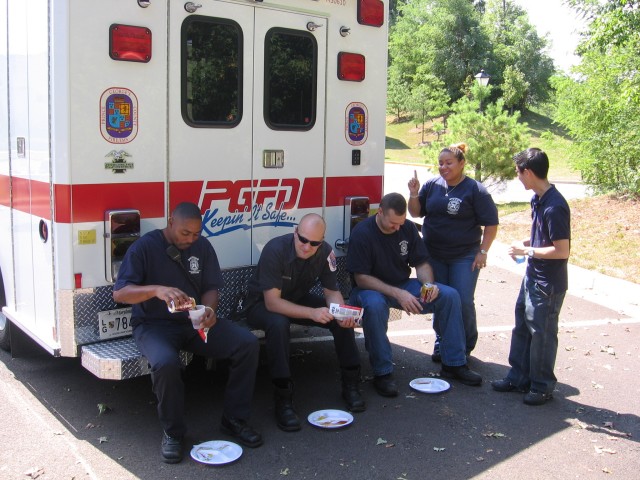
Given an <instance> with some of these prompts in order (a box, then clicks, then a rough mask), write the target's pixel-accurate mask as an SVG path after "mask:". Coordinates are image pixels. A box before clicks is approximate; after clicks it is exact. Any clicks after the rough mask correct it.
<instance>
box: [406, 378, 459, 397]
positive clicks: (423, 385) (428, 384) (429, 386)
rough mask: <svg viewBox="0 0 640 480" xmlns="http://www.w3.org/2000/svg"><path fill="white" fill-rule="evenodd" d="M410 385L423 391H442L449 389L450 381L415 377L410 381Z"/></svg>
mask: <svg viewBox="0 0 640 480" xmlns="http://www.w3.org/2000/svg"><path fill="white" fill-rule="evenodd" d="M409 386H410V387H411V388H413V389H414V390H417V391H419V392H422V393H440V392H444V391H445V390H449V387H450V386H451V385H449V382H445V381H444V380H442V379H440V378H430V377H424V378H414V379H413V380H411V382H409Z"/></svg>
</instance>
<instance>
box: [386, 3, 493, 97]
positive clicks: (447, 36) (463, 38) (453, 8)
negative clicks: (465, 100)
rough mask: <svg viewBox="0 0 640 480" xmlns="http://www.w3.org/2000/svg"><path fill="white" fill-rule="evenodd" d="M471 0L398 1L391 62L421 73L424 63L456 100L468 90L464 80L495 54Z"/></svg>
mask: <svg viewBox="0 0 640 480" xmlns="http://www.w3.org/2000/svg"><path fill="white" fill-rule="evenodd" d="M473 3H474V2H472V1H470V0H413V1H410V2H407V3H405V4H398V9H399V16H398V18H397V21H396V23H395V25H394V26H393V27H392V28H391V35H390V39H389V53H390V58H391V65H392V66H395V68H398V69H399V71H401V72H403V75H406V76H409V77H415V75H416V73H417V71H418V67H422V68H424V69H425V70H424V71H425V72H428V73H430V74H431V75H433V76H435V77H437V78H438V79H440V80H441V81H442V82H443V83H444V85H445V87H446V90H447V94H448V95H449V97H450V98H452V99H454V100H456V99H458V98H460V97H461V96H462V94H463V89H462V87H463V84H464V80H465V78H467V76H469V75H475V73H477V72H478V71H479V70H480V68H481V67H482V66H483V64H484V63H485V62H486V59H487V57H488V55H489V52H490V48H489V45H488V42H487V38H486V36H485V35H484V33H483V32H482V30H481V28H480V13H479V12H478V11H477V10H476V9H475V8H474V4H473Z"/></svg>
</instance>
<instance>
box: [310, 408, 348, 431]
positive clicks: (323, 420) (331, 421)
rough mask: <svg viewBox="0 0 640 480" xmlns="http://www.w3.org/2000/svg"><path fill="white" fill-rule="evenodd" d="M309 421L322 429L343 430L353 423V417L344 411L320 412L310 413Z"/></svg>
mask: <svg viewBox="0 0 640 480" xmlns="http://www.w3.org/2000/svg"><path fill="white" fill-rule="evenodd" d="M307 420H309V423H310V424H311V425H315V426H316V427H320V428H342V427H346V426H347V425H349V424H350V423H351V422H353V415H351V414H350V413H349V412H344V411H342V410H318V411H317V412H313V413H310V414H309V416H308V417H307Z"/></svg>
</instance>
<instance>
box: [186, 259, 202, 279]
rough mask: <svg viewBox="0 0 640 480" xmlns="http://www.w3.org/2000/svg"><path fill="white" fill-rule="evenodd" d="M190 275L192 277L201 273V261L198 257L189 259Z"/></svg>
mask: <svg viewBox="0 0 640 480" xmlns="http://www.w3.org/2000/svg"><path fill="white" fill-rule="evenodd" d="M189 273H191V274H192V275H197V274H198V273H200V259H199V258H198V257H189Z"/></svg>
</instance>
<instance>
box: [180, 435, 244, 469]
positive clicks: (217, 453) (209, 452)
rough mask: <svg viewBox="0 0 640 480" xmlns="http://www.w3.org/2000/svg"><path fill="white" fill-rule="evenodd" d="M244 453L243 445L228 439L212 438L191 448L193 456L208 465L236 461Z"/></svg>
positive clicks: (197, 460)
mask: <svg viewBox="0 0 640 480" xmlns="http://www.w3.org/2000/svg"><path fill="white" fill-rule="evenodd" d="M240 455H242V447H241V446H240V445H238V444H236V443H233V442H227V441H226V440H211V441H210V442H204V443H201V444H199V445H194V446H193V448H192V449H191V458H193V459H194V460H195V461H196V462H200V463H206V464H207V465H224V464H225V463H231V462H235V461H236V460H237V459H238V458H240Z"/></svg>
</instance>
